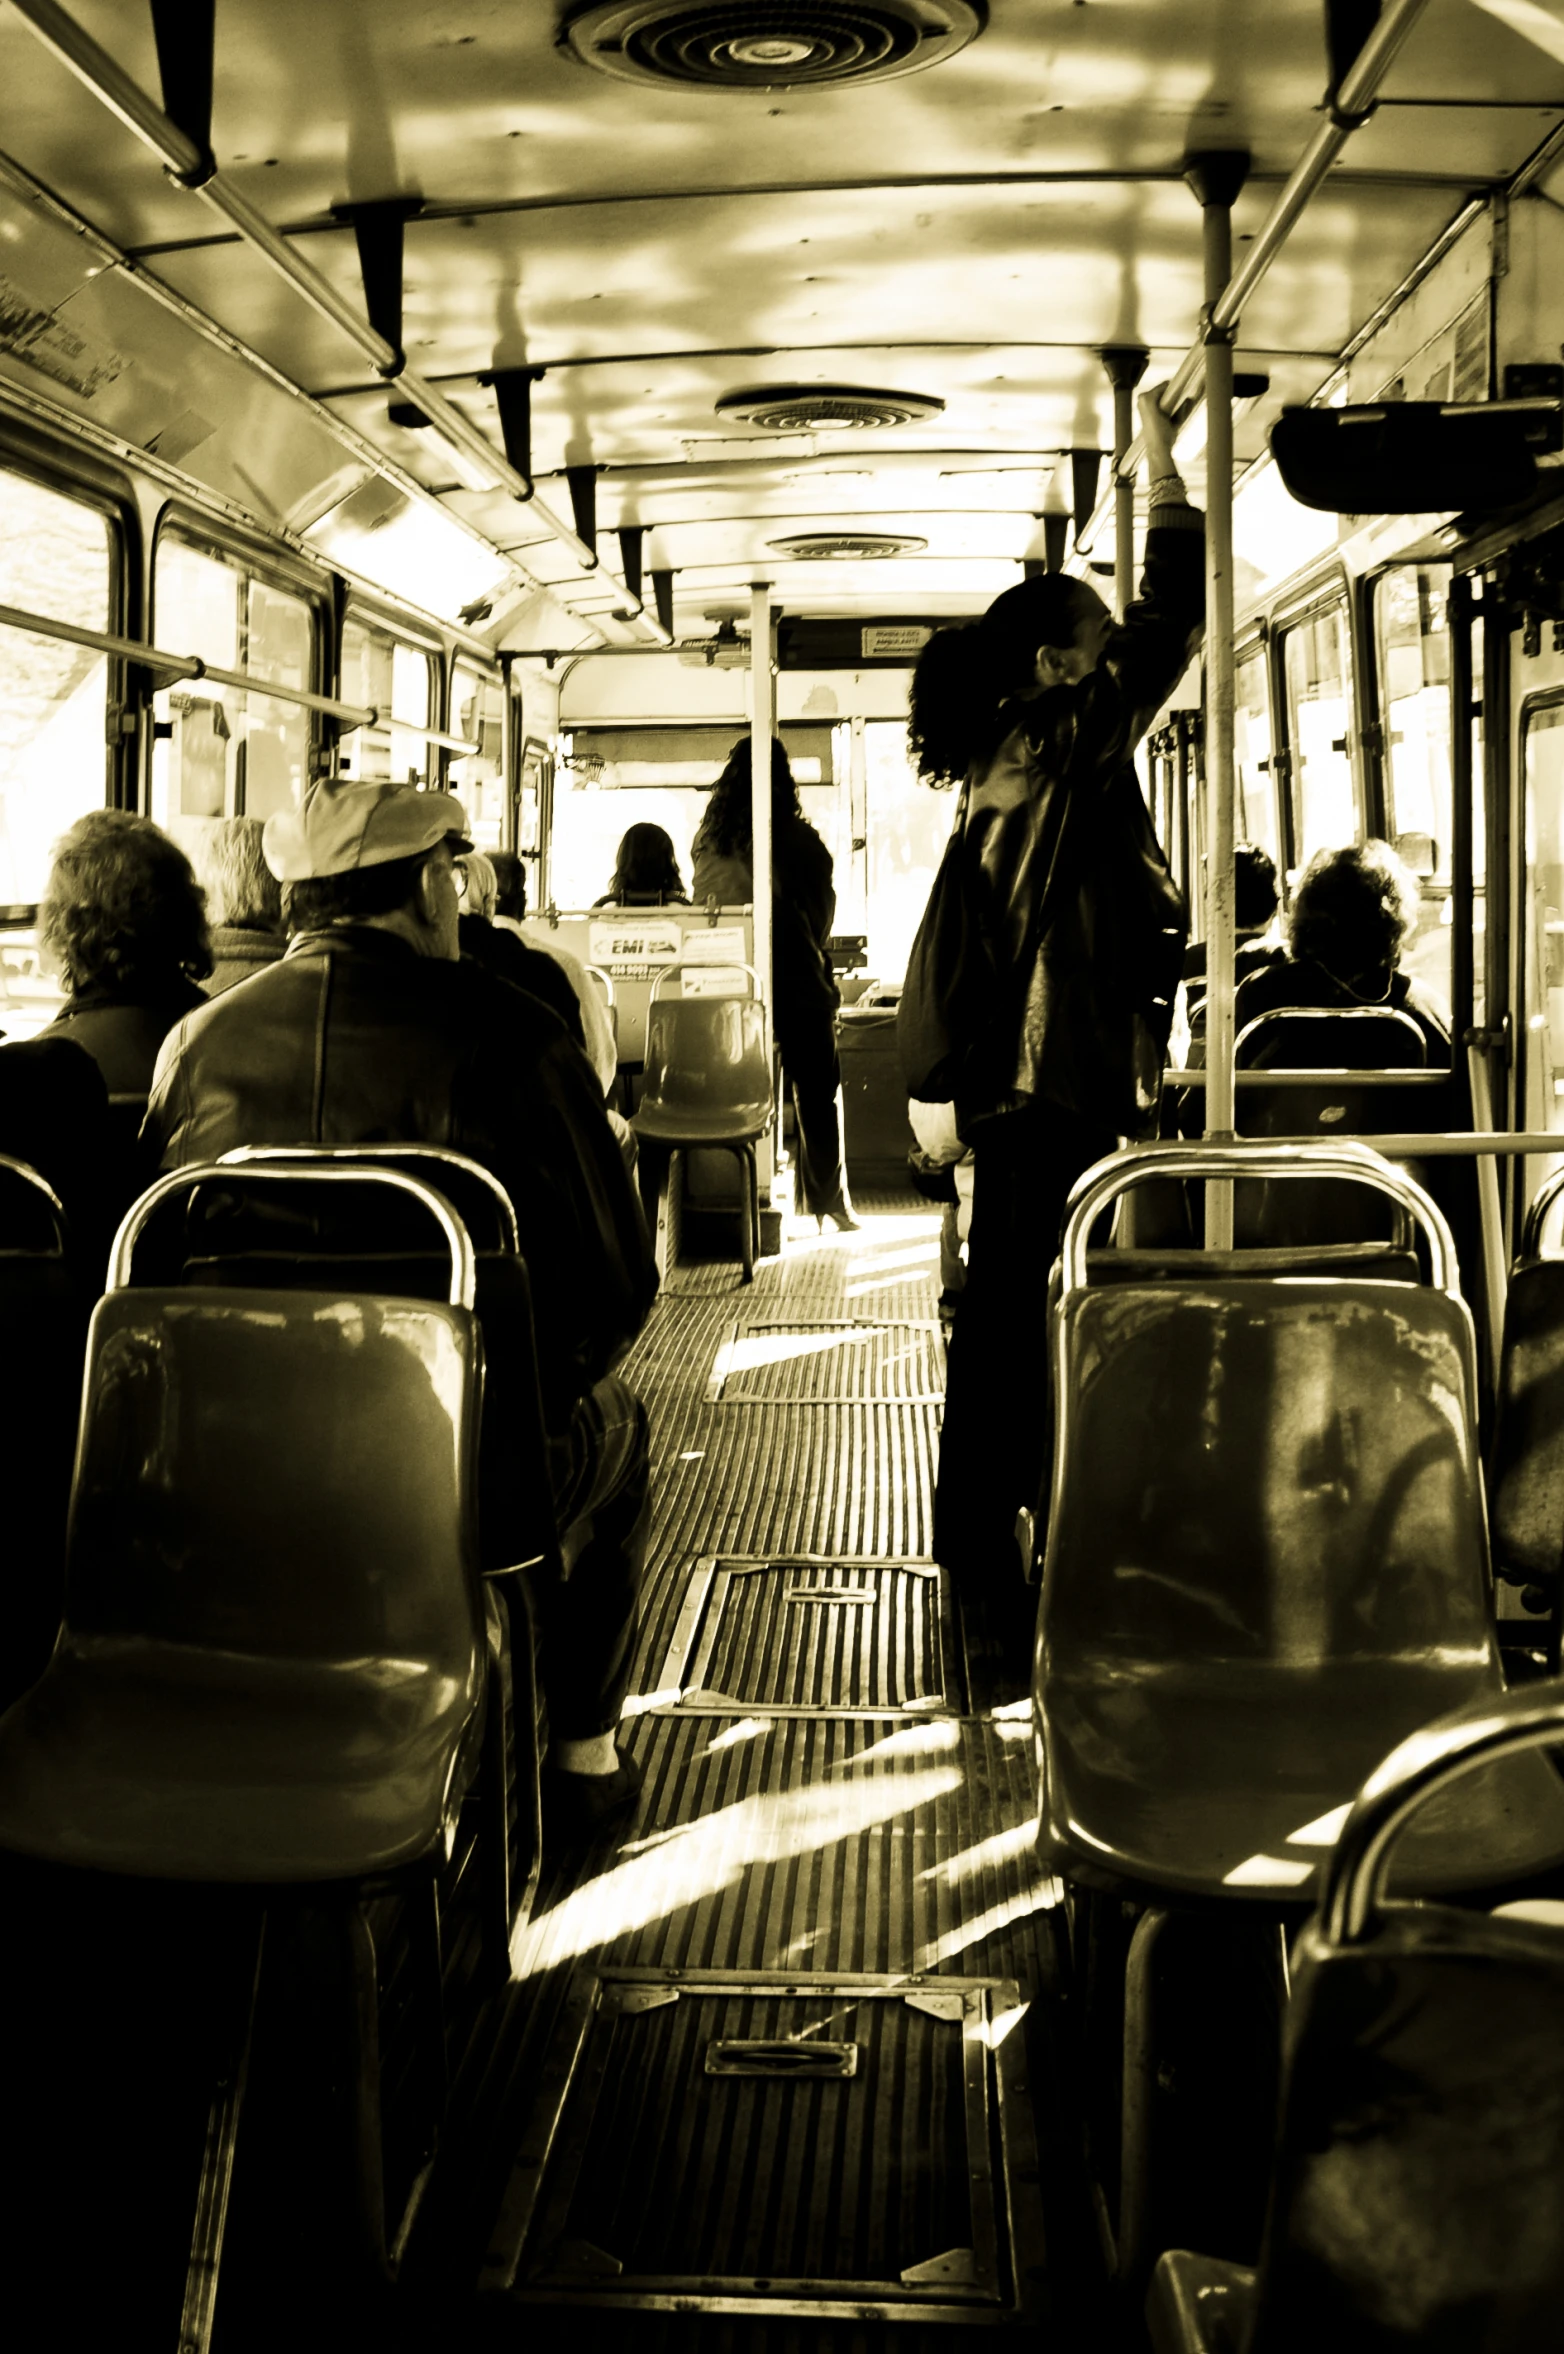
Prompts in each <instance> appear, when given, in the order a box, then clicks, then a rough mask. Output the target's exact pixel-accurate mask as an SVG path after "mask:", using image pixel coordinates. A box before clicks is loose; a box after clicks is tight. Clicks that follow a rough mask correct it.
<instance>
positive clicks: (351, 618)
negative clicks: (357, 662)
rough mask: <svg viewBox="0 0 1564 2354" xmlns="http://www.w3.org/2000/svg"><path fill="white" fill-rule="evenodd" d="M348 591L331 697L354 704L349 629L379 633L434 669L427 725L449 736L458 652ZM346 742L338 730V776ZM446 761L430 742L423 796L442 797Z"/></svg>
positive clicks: (348, 586) (354, 587)
mask: <svg viewBox="0 0 1564 2354" xmlns="http://www.w3.org/2000/svg"><path fill="white" fill-rule="evenodd" d="M338 577H339V578H344V576H342V575H338ZM344 588H345V591H346V593H345V595H344V596H343V598H342V602H341V606H340V609H339V614H338V620H337V628H336V632H335V637H334V641H333V644H332V649H331V667H332V678H333V684H332V686H331V688H330V692H331V693H332V694H334V695H336V696H337V697H338V698H339V699H340V700H341V701H342V702H348V701H350V700H351V697H349V696H348V695H346V694H344V693H343V686H342V674H343V647H344V644H345V642H346V638H347V632H348V628H349V625H350V624H353V623H356V624H357V625H358V626H359V627H360V628H363V629H368V630H375V631H378V632H379V633H380V635H381V636H382V637H387V638H390V639H391V640H392V642H393V644H395V645H399V646H405V647H406V648H407V649H408V650H409V651H410V652H412V653H415V654H422V655H423V657H424V659H425V660H426V662H427V663H428V664H429V666H430V678H429V701H428V705H427V709H428V712H429V717H428V718H427V719H426V720H425V721H424V722H423V724H424V726H426V727H432V728H442V729H446V730H447V731H448V732H449V718H448V716H447V715H448V714H449V711H450V704H451V692H452V687H453V684H454V679H455V653H454V651H453V649H452V648H451V647H450V646H449V645H448V644H447V642H446V640H445V639H444V638H442V637H441V636H440V635H439V634H438V633H437V632H436V631H433V630H430V629H426V628H419V627H416V626H415V625H414V624H413V623H412V622H410V621H409V620H408V619H407V618H406V617H405V616H404V615H402V614H400V613H398V612H397V611H396V610H395V608H394V607H392V606H390V605H384V604H381V603H380V602H379V600H378V599H376V598H374V597H369V596H365V595H364V594H363V593H362V592H361V590H360V589H359V587H358V584H357V583H356V582H355V581H352V580H347V579H345V578H344ZM464 651H465V649H464ZM392 724H393V725H394V724H395V723H394V722H393V723H392ZM412 724H414V723H413V722H411V721H409V722H408V725H409V726H411V725H412ZM354 732H355V733H356V732H357V731H356V730H355V731H354ZM342 739H343V730H342V729H341V728H340V727H333V729H332V746H331V773H332V774H333V776H336V775H339V774H340V773H341V766H342ZM447 757H448V755H447V753H446V751H445V749H444V747H443V746H442V745H439V744H431V743H429V742H427V741H426V742H425V744H424V766H423V774H422V776H421V777H420V779H419V781H418V784H417V786H416V788H415V789H416V790H417V791H418V792H421V793H424V792H438V791H439V790H440V788H441V786H442V784H443V783H444V778H445V761H446V759H447ZM354 781H357V780H356V779H355V780H354Z"/></svg>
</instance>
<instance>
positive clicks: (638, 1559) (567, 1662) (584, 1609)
mask: <svg viewBox="0 0 1564 2354" xmlns="http://www.w3.org/2000/svg"><path fill="white" fill-rule="evenodd" d="M548 1455H549V1476H550V1479H551V1481H552V1484H553V1490H554V1514H555V1519H556V1521H557V1523H558V1527H559V1533H560V1551H561V1556H562V1560H563V1564H564V1575H563V1576H562V1577H550V1576H542V1575H540V1576H538V1577H537V1578H535V1579H534V1581H533V1588H532V1593H533V1606H534V1610H535V1612H536V1616H537V1625H538V1670H539V1675H540V1678H541V1681H542V1685H543V1694H544V1698H545V1699H546V1701H547V1703H548V1721H549V1735H550V1738H551V1739H553V1740H555V1741H588V1740H591V1739H592V1737H593V1736H594V1735H595V1734H598V1733H611V1732H612V1731H613V1730H614V1727H615V1726H616V1725H617V1724H618V1722H619V1712H620V1710H621V1709H622V1708H623V1706H624V1700H625V1693H626V1692H627V1690H628V1689H629V1683H630V1654H631V1651H632V1649H633V1647H634V1643H635V1630H636V1623H637V1619H638V1615H639V1605H640V1594H641V1572H642V1569H643V1567H644V1566H645V1562H646V1541H647V1534H648V1531H649V1529H650V1526H651V1483H650V1462H649V1449H648V1433H647V1422H646V1408H645V1407H644V1406H643V1405H642V1404H641V1401H640V1399H639V1398H638V1397H636V1396H635V1394H634V1393H633V1391H631V1390H628V1389H627V1388H626V1387H625V1385H624V1383H623V1382H622V1381H620V1380H618V1379H617V1378H616V1376H615V1375H613V1374H609V1375H608V1376H607V1378H606V1379H605V1380H603V1381H600V1382H599V1383H598V1384H597V1386H596V1388H595V1389H593V1390H591V1391H589V1392H588V1394H587V1395H586V1397H584V1398H582V1399H581V1400H580V1402H579V1404H578V1405H577V1407H576V1410H575V1413H574V1414H573V1415H572V1417H571V1420H570V1426H569V1428H568V1430H566V1431H565V1432H564V1433H563V1434H562V1435H561V1436H560V1437H557V1438H551V1439H550V1440H549V1447H548Z"/></svg>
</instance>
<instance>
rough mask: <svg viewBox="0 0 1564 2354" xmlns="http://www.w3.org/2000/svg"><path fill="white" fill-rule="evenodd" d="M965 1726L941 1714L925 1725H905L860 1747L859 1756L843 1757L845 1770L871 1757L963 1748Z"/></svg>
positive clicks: (922, 1754) (865, 1761) (910, 1754)
mask: <svg viewBox="0 0 1564 2354" xmlns="http://www.w3.org/2000/svg"><path fill="white" fill-rule="evenodd" d="M960 1746H961V1727H960V1725H959V1724H958V1723H957V1722H956V1721H955V1719H954V1718H953V1717H939V1718H937V1719H935V1720H933V1721H932V1722H930V1723H928V1724H925V1725H903V1726H902V1727H900V1729H899V1730H898V1731H896V1732H894V1733H887V1734H886V1735H885V1736H884V1738H883V1739H882V1740H879V1741H871V1742H870V1744H869V1746H868V1748H867V1749H860V1750H859V1751H858V1753H857V1755H856V1756H855V1757H846V1758H844V1759H843V1760H842V1767H843V1771H844V1772H848V1773H850V1772H851V1771H852V1769H853V1767H854V1766H861V1765H867V1764H868V1762H869V1760H870V1758H871V1757H873V1758H886V1757H927V1756H929V1755H930V1754H931V1753H934V1752H936V1751H938V1750H941V1749H959V1748H960Z"/></svg>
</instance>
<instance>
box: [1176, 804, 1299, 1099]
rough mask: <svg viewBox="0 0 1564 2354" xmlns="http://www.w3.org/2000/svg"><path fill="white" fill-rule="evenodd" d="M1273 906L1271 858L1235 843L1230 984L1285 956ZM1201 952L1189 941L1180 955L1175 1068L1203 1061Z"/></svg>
mask: <svg viewBox="0 0 1564 2354" xmlns="http://www.w3.org/2000/svg"><path fill="white" fill-rule="evenodd" d="M1277 905H1278V895H1277V889H1276V861H1275V859H1274V858H1272V856H1271V854H1270V852H1269V851H1268V850H1262V849H1261V848H1260V847H1259V845H1258V844H1257V843H1254V842H1239V843H1237V844H1236V845H1235V846H1234V850H1233V915H1234V919H1235V921H1234V927H1233V928H1234V931H1235V934H1236V939H1235V942H1234V953H1233V979H1234V982H1235V984H1236V983H1239V982H1242V981H1246V980H1247V979H1248V978H1249V975H1250V974H1251V973H1260V972H1264V970H1265V968H1266V966H1267V965H1272V964H1278V963H1280V961H1281V959H1282V958H1283V957H1284V956H1285V955H1286V953H1287V952H1286V950H1285V949H1284V948H1283V946H1282V944H1281V941H1280V940H1279V939H1278V938H1277V936H1276V928H1275V927H1276V911H1277ZM1206 953H1207V943H1206V942H1205V941H1204V940H1191V942H1190V943H1189V946H1188V947H1187V948H1186V949H1185V951H1184V969H1183V974H1182V976H1181V978H1180V981H1179V992H1178V1004H1177V1006H1176V1008H1175V1011H1174V1015H1173V1037H1172V1044H1171V1046H1170V1049H1169V1055H1170V1059H1171V1061H1172V1062H1173V1063H1174V1065H1175V1066H1176V1065H1178V1064H1180V1063H1186V1064H1191V1065H1193V1066H1194V1067H1195V1068H1196V1069H1198V1068H1199V1067H1200V1065H1201V1064H1203V1063H1204V1061H1205V1059H1206Z"/></svg>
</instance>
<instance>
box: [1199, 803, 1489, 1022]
mask: <svg viewBox="0 0 1564 2354" xmlns="http://www.w3.org/2000/svg"><path fill="white" fill-rule="evenodd" d="M1417 903H1418V888H1417V884H1416V882H1415V881H1414V879H1413V877H1412V876H1411V875H1410V874H1409V873H1408V872H1407V869H1406V868H1405V867H1404V866H1403V865H1402V863H1401V861H1400V859H1399V858H1398V857H1397V856H1396V854H1395V852H1394V851H1393V850H1392V849H1391V848H1390V847H1389V845H1388V844H1387V843H1384V842H1360V843H1356V844H1353V845H1351V846H1350V847H1349V848H1347V849H1345V850H1317V851H1316V852H1315V854H1314V856H1313V857H1312V858H1311V859H1310V861H1309V863H1308V865H1307V866H1306V867H1305V869H1304V871H1303V877H1302V880H1301V881H1300V882H1299V885H1298V889H1297V892H1296V894H1295V896H1294V898H1293V903H1292V915H1291V920H1290V923H1289V927H1288V942H1289V945H1288V953H1287V955H1286V956H1285V957H1284V958H1283V959H1282V960H1281V962H1280V963H1279V964H1272V965H1267V966H1266V967H1265V968H1264V969H1263V970H1262V971H1260V972H1257V973H1252V974H1251V975H1250V976H1249V978H1248V979H1247V980H1246V981H1245V982H1244V983H1243V985H1242V987H1241V988H1240V989H1239V992H1238V998H1237V1003H1236V1006H1235V1009H1234V1017H1233V1018H1234V1023H1235V1027H1236V1030H1237V1032H1238V1035H1239V1036H1240V1037H1241V1036H1242V1034H1243V1032H1244V1030H1245V1028H1246V1027H1247V1025H1248V1024H1249V1023H1250V1022H1252V1021H1255V1020H1257V1019H1258V1017H1259V1016H1260V1015H1261V1014H1264V1013H1272V1012H1274V1011H1276V1010H1277V1009H1278V1008H1282V1007H1290V1006H1325V1007H1333V1006H1341V1007H1346V1006H1388V1007H1391V1008H1393V1009H1394V1010H1395V1011H1397V1012H1405V1013H1409V1014H1410V1015H1411V1016H1412V1018H1413V1020H1414V1021H1415V1022H1416V1023H1417V1026H1418V1028H1419V1029H1420V1030H1421V1031H1422V1033H1423V1038H1424V1043H1425V1047H1426V1051H1427V1060H1428V1064H1429V1066H1430V1068H1448V1067H1449V1062H1450V1024H1449V1017H1448V1015H1447V1014H1446V1013H1445V1011H1444V1009H1443V1007H1441V1006H1440V1005H1438V1004H1436V1003H1435V1001H1434V999H1433V997H1432V996H1431V995H1430V994H1429V992H1428V991H1426V990H1425V989H1424V988H1423V986H1422V984H1421V983H1420V982H1418V981H1415V980H1413V979H1412V977H1411V976H1410V974H1408V973H1404V972H1403V971H1402V970H1401V969H1400V963H1399V959H1400V955H1401V946H1402V943H1403V941H1404V940H1405V939H1406V937H1407V935H1408V933H1409V932H1410V931H1411V929H1412V926H1413V923H1414V922H1415V920H1416V915H1417Z"/></svg>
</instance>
